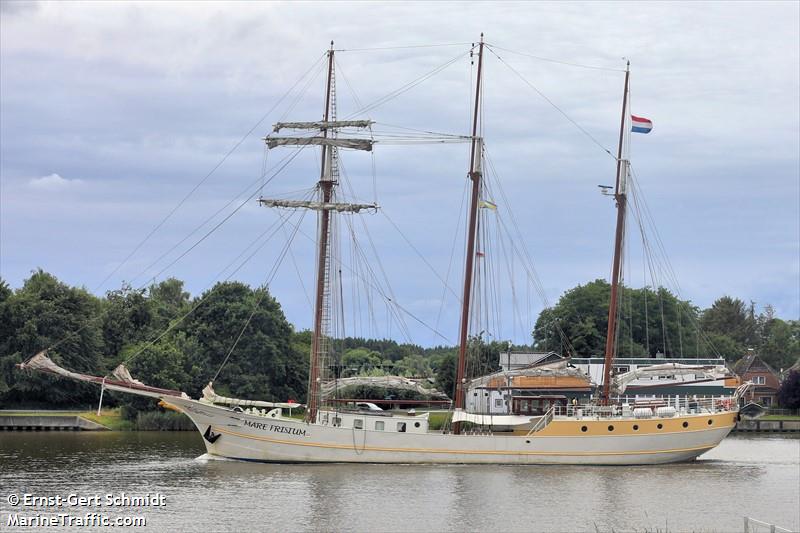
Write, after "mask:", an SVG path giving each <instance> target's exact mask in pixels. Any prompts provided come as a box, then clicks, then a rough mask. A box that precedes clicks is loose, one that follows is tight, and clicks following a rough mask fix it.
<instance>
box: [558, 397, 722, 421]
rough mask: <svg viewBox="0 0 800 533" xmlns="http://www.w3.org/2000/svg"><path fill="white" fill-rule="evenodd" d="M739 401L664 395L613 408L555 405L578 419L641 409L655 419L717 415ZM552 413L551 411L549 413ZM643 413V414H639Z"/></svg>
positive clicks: (626, 401)
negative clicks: (647, 411) (647, 410)
mask: <svg viewBox="0 0 800 533" xmlns="http://www.w3.org/2000/svg"><path fill="white" fill-rule="evenodd" d="M736 408H737V404H736V400H735V399H734V398H732V397H731V396H713V397H703V398H697V397H694V396H662V397H647V398H642V397H640V398H632V397H631V398H624V399H623V398H620V399H619V400H618V401H617V402H616V403H613V404H611V405H599V404H594V403H586V404H577V403H576V404H568V405H555V406H553V408H552V412H553V416H557V417H565V416H566V417H575V418H630V417H633V416H634V415H635V413H634V412H635V410H637V409H650V411H651V415H650V416H653V417H658V416H666V417H671V416H676V415H687V414H715V413H723V412H729V411H733V410H735V409H736ZM548 412H549V411H548ZM639 412H640V413H641V411H639Z"/></svg>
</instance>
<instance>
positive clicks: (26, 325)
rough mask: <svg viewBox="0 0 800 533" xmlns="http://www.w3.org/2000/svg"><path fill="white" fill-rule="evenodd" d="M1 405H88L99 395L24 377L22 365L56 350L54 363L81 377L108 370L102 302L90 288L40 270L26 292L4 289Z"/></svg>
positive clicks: (84, 388) (0, 308)
mask: <svg viewBox="0 0 800 533" xmlns="http://www.w3.org/2000/svg"><path fill="white" fill-rule="evenodd" d="M0 293H1V294H0V298H2V300H1V301H0V314H2V315H3V319H4V325H5V327H3V328H2V329H1V330H0V332H1V333H2V337H0V403H4V404H16V405H20V404H25V405H34V404H47V405H56V406H62V405H86V404H89V403H93V402H95V401H96V400H97V397H98V395H99V390H98V389H97V388H96V387H92V386H89V385H87V384H80V383H70V382H67V381H65V380H63V379H58V378H56V377H53V376H50V375H45V374H41V373H30V374H29V373H23V372H20V371H19V370H18V369H17V368H16V365H17V364H18V363H21V362H22V361H24V360H26V359H28V358H29V357H31V356H32V355H34V354H36V353H37V352H39V351H41V350H43V349H45V348H49V347H52V349H51V350H50V352H49V357H50V358H51V359H53V361H54V362H56V363H57V364H60V365H62V366H65V367H67V368H70V369H72V370H75V371H77V372H92V371H95V370H97V369H98V368H99V367H101V366H102V358H101V353H102V339H101V335H100V328H99V326H98V323H97V321H96V320H94V319H95V317H96V316H97V315H98V313H99V311H100V305H101V302H100V300H99V299H98V298H96V297H94V296H92V295H91V294H89V293H88V292H87V291H86V290H85V289H79V288H74V287H69V286H67V285H66V284H64V283H62V282H60V281H59V280H58V279H56V278H55V276H53V275H51V274H48V273H47V272H44V271H43V270H41V269H40V270H37V271H35V272H33V274H32V275H31V277H30V278H28V279H27V280H25V282H24V283H23V286H22V288H20V289H19V290H17V291H16V292H14V293H13V294H10V293H9V291H8V290H2V289H0Z"/></svg>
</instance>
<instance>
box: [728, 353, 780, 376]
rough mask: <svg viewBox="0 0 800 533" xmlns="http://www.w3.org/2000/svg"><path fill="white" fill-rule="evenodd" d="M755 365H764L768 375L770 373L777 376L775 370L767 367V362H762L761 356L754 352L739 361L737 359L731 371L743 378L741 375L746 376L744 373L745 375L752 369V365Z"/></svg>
mask: <svg viewBox="0 0 800 533" xmlns="http://www.w3.org/2000/svg"><path fill="white" fill-rule="evenodd" d="M756 363H761V364H762V365H764V367H765V368H766V369H767V370H768V371H769V372H770V373H772V374H775V375H776V376H777V375H778V373H777V372H775V369H774V368H772V367H771V366H769V365H768V364H767V362H766V361H764V360H763V359H762V358H761V356H759V355H758V354H757V353H755V352H753V353H749V354H747V355H745V356H744V357H742V358H741V359H739V360H738V361H736V363H734V365H733V371H734V372H736V373H737V374H738V375H740V376H743V375H744V374H746V373H747V372H748V371H749V370H750V368H752V367H753V365H755V364H756Z"/></svg>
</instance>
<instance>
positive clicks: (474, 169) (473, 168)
mask: <svg viewBox="0 0 800 533" xmlns="http://www.w3.org/2000/svg"><path fill="white" fill-rule="evenodd" d="M482 69H483V33H481V42H480V45H479V46H478V79H477V81H476V87H475V111H474V115H473V117H472V147H471V150H470V162H469V177H470V179H471V180H472V199H471V200H470V208H469V230H468V232H467V258H466V259H467V260H466V267H465V269H464V293H463V295H462V298H463V301H462V305H461V331H460V334H459V344H458V365H457V367H456V387H455V408H456V409H463V408H464V400H465V392H466V391H465V390H464V386H465V385H466V383H465V382H466V380H465V378H464V374H465V370H466V366H467V343H468V342H469V341H468V339H467V334H468V332H469V304H470V297H471V294H472V273H473V267H474V259H475V237H476V227H477V224H478V202H479V199H480V193H481V170H480V161H481V154H480V151H481V144H482V143H480V142H479V140H478V114H479V111H480V101H481V73H482ZM460 432H461V423H460V422H455V423H454V424H453V433H455V434H456V435H457V434H459V433H460Z"/></svg>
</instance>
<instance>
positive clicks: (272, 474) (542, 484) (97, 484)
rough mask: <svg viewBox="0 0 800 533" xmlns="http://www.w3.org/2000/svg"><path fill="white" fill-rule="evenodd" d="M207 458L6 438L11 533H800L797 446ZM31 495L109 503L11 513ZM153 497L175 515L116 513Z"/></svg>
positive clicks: (768, 440)
mask: <svg viewBox="0 0 800 533" xmlns="http://www.w3.org/2000/svg"><path fill="white" fill-rule="evenodd" d="M204 451H205V450H204V448H203V445H202V438H201V437H200V435H199V434H197V433H194V432H191V433H190V432H186V433H170V432H164V433H159V432H77V433H72V432H70V433H64V432H42V433H29V432H0V532H3V531H15V530H27V531H31V530H44V531H87V530H93V529H95V528H92V527H90V528H86V527H83V528H79V527H77V526H75V527H69V526H62V525H59V526H56V527H47V528H34V527H23V525H22V524H23V522H21V521H20V520H21V519H25V518H28V519H29V520H30V519H34V518H33V517H36V516H40V517H44V518H48V517H55V516H57V515H59V514H65V515H70V516H75V517H78V518H82V519H85V520H87V521H88V522H87V523H89V524H94V523H95V522H91V521H90V520H99V519H98V518H90V517H89V513H97V514H100V515H103V516H106V517H108V518H109V519H117V518H125V517H143V518H144V519H145V520H146V525H145V526H143V527H137V528H128V527H124V528H123V527H116V528H113V529H116V530H118V531H119V530H122V531H127V530H130V531H198V532H200V531H202V532H217V531H230V532H237V533H238V532H246V531H416V532H421V531H493V532H494V531H496V532H505V531H565V532H573V531H589V532H597V531H612V530H613V531H616V532H623V531H640V532H641V531H648V532H653V533H655V532H675V531H695V532H706V531H709V532H710V531H719V532H729V531H730V532H741V531H743V529H744V526H743V518H744V517H745V516H749V517H752V518H756V519H758V520H762V521H765V522H771V523H774V524H777V525H778V526H782V527H785V528H788V529H791V530H792V531H799V530H800V440H799V439H797V438H788V437H777V436H774V437H773V436H731V437H728V438H727V439H725V440H724V441H723V442H722V444H721V445H720V446H719V447H718V448H716V449H715V450H712V451H711V452H709V453H707V454H706V455H704V456H702V457H701V458H700V459H699V460H697V461H696V462H693V463H688V464H677V465H665V466H639V467H576V466H527V467H511V466H418V465H391V466H386V465H343V464H337V465H270V464H256V463H241V462H236V461H221V460H210V459H208V458H207V457H206V456H205V455H204ZM26 493H27V494H31V495H34V496H49V497H53V496H58V495H61V496H62V497H64V498H66V497H67V496H69V495H70V494H73V495H76V496H82V497H85V498H89V497H92V496H94V495H99V498H98V500H93V501H90V502H89V504H88V505H83V506H78V505H72V503H74V502H72V503H65V504H63V505H62V506H61V507H57V506H50V507H46V506H44V503H47V502H42V503H40V504H39V505H36V506H34V505H27V506H26V505H25V504H24V503H20V504H18V505H17V506H12V505H11V504H10V503H9V497H10V496H11V495H17V496H19V497H20V498H23V497H24V494H26ZM154 493H159V494H161V495H163V496H164V497H165V505H163V506H149V507H141V506H136V505H133V506H120V505H117V504H118V503H119V502H120V500H121V499H122V497H123V495H128V496H144V495H147V494H154ZM108 494H110V495H112V498H116V499H115V500H112V501H111V503H112V505H106V503H108V502H109V500H105V498H106V495H108ZM153 499H154V500H155V497H153ZM11 500H13V498H11ZM97 501H99V502H100V503H101V505H100V506H98V505H96V503H97ZM37 503H39V502H37ZM123 503H129V502H123ZM130 503H134V504H135V503H137V502H130ZM9 517H13V518H12V519H11V520H12V525H11V526H9V523H8V521H9V519H10V518H9ZM44 518H40V519H44ZM14 520H17V522H13V521H14ZM58 520H62V522H60V524H64V523H67V522H66V520H69V519H68V518H63V519H62V518H59V519H58ZM72 520H73V522H72V523H73V524H76V522H75V521H74V520H75V519H74V518H73V519H72ZM13 523H16V524H17V525H16V526H15V525H13ZM107 529H108V528H106V530H107Z"/></svg>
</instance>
